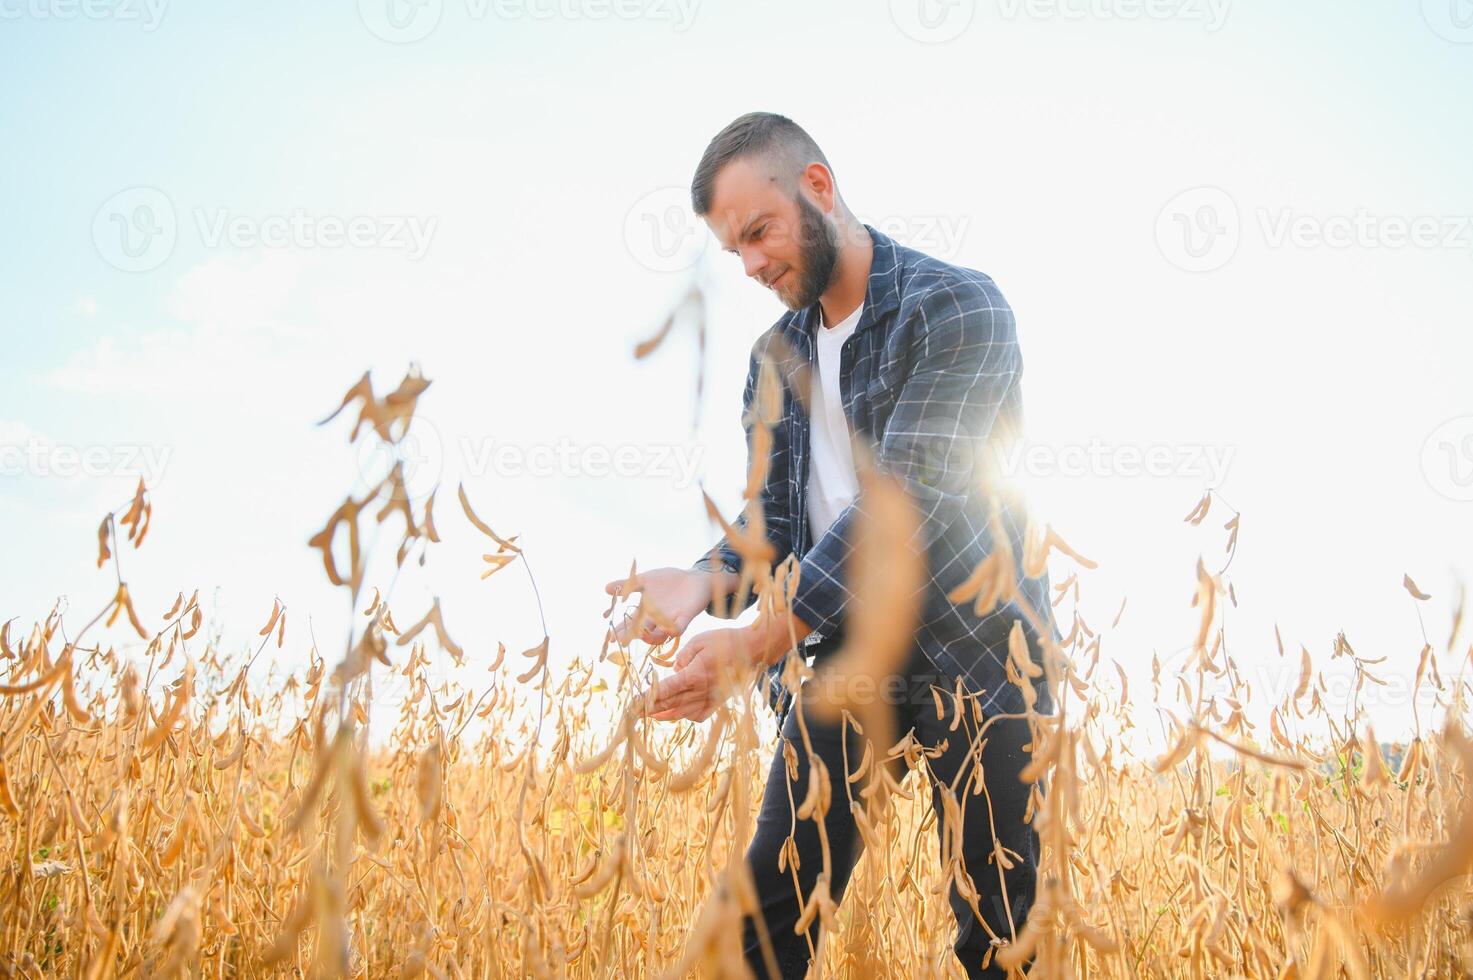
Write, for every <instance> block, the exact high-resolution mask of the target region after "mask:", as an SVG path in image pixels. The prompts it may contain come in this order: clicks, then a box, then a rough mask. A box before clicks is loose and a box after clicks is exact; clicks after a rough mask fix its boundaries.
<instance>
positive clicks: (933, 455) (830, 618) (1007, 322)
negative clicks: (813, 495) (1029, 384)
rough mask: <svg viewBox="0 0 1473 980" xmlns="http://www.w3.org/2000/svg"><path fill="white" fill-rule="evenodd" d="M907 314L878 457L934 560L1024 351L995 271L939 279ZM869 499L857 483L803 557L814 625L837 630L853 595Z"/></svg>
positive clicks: (803, 582)
mask: <svg viewBox="0 0 1473 980" xmlns="http://www.w3.org/2000/svg"><path fill="white" fill-rule="evenodd" d="M910 318H913V322H912V323H911V324H909V325H906V324H900V325H897V326H898V327H907V328H908V336H909V348H910V357H909V358H908V363H909V364H910V365H911V367H910V370H909V373H908V375H907V376H906V377H905V378H904V380H903V381H902V382H901V385H900V391H899V395H898V397H897V400H896V403H895V408H894V410H893V412H892V414H891V416H890V419H889V422H888V424H887V425H886V426H885V430H884V435H883V436H882V438H881V439H880V443H879V445H878V447H875V452H874V461H875V464H876V468H877V469H878V470H880V471H882V472H885V473H888V474H890V475H892V476H894V477H896V478H897V479H898V480H899V481H900V483H901V484H902V486H904V488H905V489H906V490H907V491H908V493H909V495H910V497H911V499H912V500H913V502H914V503H915V506H916V510H917V516H918V519H919V526H918V528H917V531H916V535H915V537H914V538H913V539H912V544H913V545H914V546H915V547H916V549H917V550H918V551H919V552H920V553H921V554H923V555H925V556H927V558H928V559H929V560H930V562H931V563H932V566H933V567H935V564H936V562H937V561H938V560H945V556H944V555H939V554H938V546H939V545H940V543H941V541H942V539H943V536H944V535H945V533H946V530H947V528H949V527H950V526H951V524H952V523H953V522H954V521H955V520H956V519H957V517H958V516H959V515H960V514H961V512H962V509H963V506H964V504H965V502H966V500H967V498H968V496H969V495H970V494H972V493H975V492H977V491H978V487H977V486H976V485H975V484H976V481H977V480H978V478H979V472H978V465H977V464H978V463H979V457H978V454H979V452H980V451H981V449H982V447H983V446H984V445H985V444H986V442H987V440H988V437H989V435H990V434H991V432H992V429H993V426H994V424H995V423H996V421H997V416H998V411H999V408H1000V407H1001V405H1002V403H1003V400H1004V398H1005V397H1006V396H1007V394H1008V392H1009V390H1010V389H1011V388H1012V386H1013V385H1014V384H1015V383H1016V379H1017V378H1018V376H1019V375H1020V374H1021V371H1022V361H1021V357H1020V354H1019V350H1018V342H1017V332H1016V328H1015V324H1014V320H1013V313H1012V310H1011V309H1010V308H1009V307H1008V304H1007V302H1006V301H1005V300H1004V299H1003V297H1002V294H1001V293H1000V292H999V291H998V290H997V288H996V286H995V285H993V284H992V283H991V280H986V281H982V282H979V281H973V280H966V281H962V282H958V283H953V284H947V285H945V286H940V287H937V288H936V289H933V290H932V291H931V292H929V293H928V294H927V295H926V296H925V297H923V298H922V299H921V301H920V302H919V304H918V305H917V307H916V309H915V311H914V312H913V313H911V314H910ZM902 336H905V334H902ZM864 503H865V501H864V493H863V491H861V492H860V494H859V495H858V496H857V497H856V498H855V499H854V501H853V502H852V503H850V504H849V505H848V506H847V507H845V508H844V510H842V511H841V512H840V513H839V516H838V518H837V519H836V520H835V521H834V523H833V524H832V525H830V527H829V529H828V531H827V532H826V533H825V534H824V536H823V537H822V538H821V539H820V540H819V541H818V542H816V543H815V545H814V547H813V549H812V550H811V551H809V552H808V554H807V555H805V556H804V558H803V560H802V562H801V563H800V565H799V579H798V587H797V592H796V595H795V596H794V600H793V611H794V612H795V613H797V615H798V616H799V618H801V619H802V620H803V622H804V623H806V624H807V625H808V626H810V627H812V628H813V629H814V630H815V631H816V632H819V633H823V634H825V635H827V634H829V633H832V631H833V630H834V628H835V627H836V626H837V625H839V624H840V623H841V622H842V621H843V617H844V613H845V610H846V608H847V607H848V605H849V601H850V599H851V598H852V595H853V593H852V592H851V590H850V588H849V585H848V577H847V574H846V565H847V564H848V559H849V555H850V552H851V551H852V550H853V546H854V535H853V530H854V527H855V525H856V524H857V523H859V522H860V520H861V519H860V515H861V514H862V513H863V510H864ZM941 550H944V549H941Z"/></svg>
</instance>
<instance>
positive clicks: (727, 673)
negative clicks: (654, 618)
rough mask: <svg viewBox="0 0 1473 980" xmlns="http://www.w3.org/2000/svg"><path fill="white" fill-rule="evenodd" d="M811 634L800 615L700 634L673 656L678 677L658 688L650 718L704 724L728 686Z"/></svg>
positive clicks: (769, 619)
mask: <svg viewBox="0 0 1473 980" xmlns="http://www.w3.org/2000/svg"><path fill="white" fill-rule="evenodd" d="M811 632H813V631H812V630H811V629H809V627H808V624H807V623H805V622H803V620H801V619H799V618H798V616H796V615H795V614H793V613H785V614H783V615H781V616H778V617H776V618H769V617H767V616H766V615H762V616H758V617H757V620H756V621H755V622H753V623H752V624H751V625H748V626H733V627H729V628H727V629H719V630H710V631H708V632H705V633H699V634H697V635H696V636H694V637H692V638H691V639H689V640H687V641H686V642H685V644H684V645H683V646H681V648H680V650H679V651H678V652H677V653H676V654H675V673H673V674H671V675H670V676H669V677H667V678H665V679H664V680H662V681H660V683H659V684H657V685H656V686H655V696H654V704H653V706H652V707H651V709H650V713H651V716H652V717H653V718H654V719H655V720H656V721H672V720H674V719H678V718H689V719H691V720H692V721H704V720H705V719H706V718H708V717H709V716H710V714H711V712H713V711H715V710H716V708H717V707H718V706H719V705H720V704H721V702H722V701H724V700H726V696H727V695H728V694H730V693H731V691H732V689H731V688H730V687H729V686H728V685H730V684H733V683H742V682H744V681H745V680H746V679H747V677H748V676H749V675H750V673H751V672H752V671H753V670H755V669H757V668H761V667H767V666H769V665H771V664H775V663H777V662H778V661H779V660H780V659H782V655H783V654H784V653H786V652H787V651H788V650H790V649H792V646H793V642H794V641H795V640H796V641H798V642H801V641H802V640H803V638H804V637H805V636H807V635H808V634H809V633H811Z"/></svg>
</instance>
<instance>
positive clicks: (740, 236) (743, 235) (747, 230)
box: [726, 211, 772, 252]
mask: <svg viewBox="0 0 1473 980" xmlns="http://www.w3.org/2000/svg"><path fill="white" fill-rule="evenodd" d="M771 217H772V212H771V211H758V212H757V213H756V214H754V215H753V216H752V217H750V218H748V219H747V223H746V224H744V225H742V230H741V231H739V232H737V241H739V242H743V241H746V240H747V237H748V236H749V235H750V234H751V231H752V226H753V225H755V224H756V223H757V222H759V221H763V220H765V219H767V218H771ZM726 251H728V252H731V251H734V249H727V250H726Z"/></svg>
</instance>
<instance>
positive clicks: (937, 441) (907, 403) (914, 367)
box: [691, 225, 1060, 713]
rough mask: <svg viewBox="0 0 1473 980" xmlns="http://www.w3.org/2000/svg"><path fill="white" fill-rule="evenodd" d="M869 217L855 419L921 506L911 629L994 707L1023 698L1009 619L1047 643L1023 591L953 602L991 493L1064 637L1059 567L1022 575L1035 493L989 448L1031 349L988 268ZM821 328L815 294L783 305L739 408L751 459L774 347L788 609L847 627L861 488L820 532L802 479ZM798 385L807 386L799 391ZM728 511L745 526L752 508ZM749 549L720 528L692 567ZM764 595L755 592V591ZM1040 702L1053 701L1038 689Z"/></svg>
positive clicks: (773, 482)
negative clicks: (917, 592)
mask: <svg viewBox="0 0 1473 980" xmlns="http://www.w3.org/2000/svg"><path fill="white" fill-rule="evenodd" d="M865 228H866V229H867V230H868V231H869V234H870V237H871V238H872V239H873V241H874V257H873V262H872V264H871V267H870V274H869V284H868V287H867V289H866V291H865V297H864V310H863V313H862V314H861V316H860V320H859V323H858V325H857V326H856V327H855V330H854V334H853V336H851V337H850V338H849V339H848V340H847V341H845V343H844V346H843V349H842V352H841V354H840V369H839V385H840V390H841V392H842V398H843V402H844V415H845V417H846V419H847V420H848V422H849V427H850V430H851V431H852V432H853V433H854V434H855V435H856V436H858V437H862V438H864V439H866V440H868V442H869V444H870V445H871V446H872V447H873V449H874V456H873V458H874V459H875V462H876V464H877V465H878V467H879V468H880V469H881V470H883V471H885V472H887V473H890V474H891V475H894V476H896V477H898V478H900V480H901V482H902V484H903V485H904V486H905V488H906V489H907V490H908V491H909V493H910V494H911V496H912V499H913V500H914V502H915V503H916V506H917V508H918V514H919V518H920V524H921V528H920V534H921V538H922V539H923V543H924V549H925V553H926V558H927V566H928V568H927V571H928V579H929V581H928V583H927V585H926V595H925V598H924V601H923V602H922V604H921V609H922V612H921V617H920V621H919V623H918V628H917V632H916V642H917V643H918V644H919V645H920V647H921V650H922V652H923V653H924V654H925V655H926V657H927V658H928V659H929V660H930V662H931V664H932V665H933V666H935V667H936V669H937V670H938V671H939V672H941V673H943V674H945V675H946V676H947V677H952V678H956V677H960V678H961V679H962V680H963V683H964V684H965V685H966V686H967V687H968V689H969V690H971V691H973V692H980V700H981V702H982V707H983V710H984V711H986V712H988V713H996V712H1016V711H1021V710H1022V708H1023V700H1022V694H1021V692H1020V691H1018V690H1017V688H1016V687H1015V686H1014V685H1012V684H1011V683H1009V682H1008V681H1007V679H1006V675H1005V670H1004V666H1003V665H1004V663H1005V661H1006V658H1007V650H1008V644H1007V640H1008V633H1009V631H1010V630H1011V629H1012V625H1013V623H1014V622H1015V621H1020V620H1021V621H1022V622H1023V628H1024V632H1025V635H1026V636H1027V638H1028V641H1029V647H1030V652H1031V653H1032V654H1033V655H1034V657H1035V660H1037V659H1038V656H1039V654H1038V638H1037V636H1036V635H1035V632H1034V630H1033V628H1032V626H1031V625H1030V624H1029V622H1028V621H1027V620H1026V618H1025V617H1024V616H1023V615H1022V613H1021V612H1020V611H1019V608H1018V606H1017V605H1016V603H1015V602H1008V603H1005V604H1000V605H998V606H997V607H996V608H994V609H993V611H992V612H990V613H989V614H987V615H985V616H977V615H976V614H975V613H974V612H973V608H972V602H971V601H967V602H963V603H960V604H957V603H953V602H951V601H950V600H948V599H947V598H946V595H947V593H948V592H949V591H951V590H952V589H954V588H955V587H956V586H957V585H959V584H961V583H962V582H963V581H965V580H966V579H967V577H968V576H969V575H970V574H971V573H972V571H973V570H974V569H975V568H976V567H977V565H978V564H980V563H981V562H982V560H983V559H985V558H986V557H987V556H988V555H989V554H990V553H991V552H992V550H993V544H992V540H993V538H992V531H991V529H990V526H989V523H988V517H989V515H990V513H991V510H992V501H993V500H994V499H996V500H997V501H998V503H999V504H1000V516H1001V524H1002V526H1003V527H1004V528H1005V529H1006V532H1007V534H1008V536H1009V539H1010V542H1011V545H1012V549H1013V555H1014V558H1015V562H1016V564H1017V566H1018V567H1017V574H1018V577H1019V591H1020V592H1021V593H1022V595H1023V596H1024V597H1025V598H1026V600H1027V601H1028V603H1029V604H1030V605H1031V607H1032V608H1033V610H1035V612H1036V613H1037V614H1038V615H1039V616H1042V617H1044V618H1045V622H1046V623H1047V625H1048V628H1049V629H1050V630H1051V631H1052V634H1053V637H1054V638H1055V640H1058V639H1059V638H1060V636H1059V632H1058V628H1057V626H1056V625H1055V624H1054V621H1053V617H1052V614H1051V606H1050V603H1049V582H1048V573H1047V572H1045V573H1043V574H1042V575H1040V576H1038V577H1036V578H1027V577H1025V576H1024V575H1023V569H1022V562H1023V531H1024V526H1025V524H1026V522H1027V508H1026V503H1025V501H1023V500H1022V499H1021V497H1019V496H1018V494H1017V492H1016V491H1015V490H1013V489H1010V488H1009V487H1008V485H1007V484H1006V483H1005V482H1004V481H1001V480H998V479H996V478H994V476H993V475H992V474H995V472H996V471H995V470H993V469H991V468H990V466H989V464H988V460H989V459H991V460H993V461H996V460H997V459H1000V458H1003V457H1007V456H1008V454H1010V453H1011V452H1012V451H1013V447H1016V446H1017V442H1018V440H1019V439H1020V438H1021V429H1022V394H1021V390H1020V387H1019V381H1020V378H1021V377H1022V373H1023V360H1022V356H1021V354H1020V353H1019V350H1018V339H1017V334H1016V330H1015V327H1014V322H1013V313H1012V310H1011V309H1010V308H1009V307H1008V304H1007V302H1006V301H1005V300H1004V299H1003V297H1002V293H1001V292H999V291H998V288H997V286H996V284H994V283H993V281H992V279H991V278H990V277H988V276H986V275H983V274H982V273H980V272H976V271H974V270H972V269H966V268H962V267H960V266H955V265H951V264H948V263H946V262H942V261H940V260H938V259H935V258H932V257H931V256H928V255H925V254H924V253H921V252H918V251H916V250H915V249H912V248H908V247H906V246H904V245H901V244H900V243H898V242H896V241H894V240H893V239H891V238H889V237H888V236H886V235H884V234H883V233H881V232H879V231H877V230H876V229H874V228H872V227H870V226H869V225H865ZM819 329H822V327H821V325H820V316H819V307H818V304H817V303H814V304H813V305H811V306H809V307H807V308H805V309H802V310H796V311H792V312H789V313H785V314H784V315H783V316H782V318H781V319H779V320H778V321H777V323H775V324H774V325H773V326H772V327H771V329H769V330H767V331H766V332H764V333H763V334H762V336H761V337H759V338H758V339H757V342H756V343H755V344H754V345H753V346H752V355H751V360H750V363H749V366H748V373H747V383H746V390H745V392H744V394H743V415H742V418H743V423H744V426H745V428H746V431H747V437H748V450H749V458H748V462H749V466H750V449H751V445H752V443H751V434H752V427H753V424H754V416H755V413H753V412H751V411H749V410H750V408H751V406H752V400H753V398H754V396H755V394H756V390H757V379H758V372H759V369H760V367H761V364H762V360H763V357H764V355H765V354H767V353H769V352H771V353H772V355H773V356H774V359H775V361H776V363H777V369H778V377H779V378H780V379H781V381H782V388H783V392H782V394H783V402H782V413H781V417H780V418H779V420H778V422H777V424H776V425H774V426H773V429H772V435H773V440H772V451H771V458H770V465H769V468H768V471H767V480H766V484H765V485H764V486H763V488H762V493H761V501H762V511H763V514H764V518H765V523H766V534H767V538H768V540H769V541H770V542H771V543H772V545H773V547H774V548H775V549H776V551H777V556H778V560H779V561H781V560H782V559H783V558H784V557H786V556H787V555H789V554H792V555H794V556H795V557H796V558H797V560H798V561H799V563H800V565H799V571H800V575H799V582H798V587H797V592H796V595H795V597H794V600H793V611H794V612H796V613H797V614H798V616H799V617H800V618H801V619H802V620H803V621H804V622H805V623H807V624H808V625H809V626H811V627H813V630H814V633H815V635H816V636H820V637H822V636H828V635H832V634H833V633H834V632H835V631H836V630H839V629H841V628H842V626H843V622H844V617H845V612H846V610H847V609H848V606H849V603H850V601H851V599H852V598H853V593H852V592H851V590H850V588H849V586H848V584H847V581H846V576H845V571H844V569H845V564H846V562H847V560H848V557H849V553H850V549H851V547H852V544H853V536H852V533H851V532H852V529H853V527H854V524H855V521H856V520H857V519H858V517H859V514H860V512H861V510H862V509H863V506H864V495H863V493H862V492H861V493H860V495H859V496H858V497H856V498H855V500H854V502H853V503H851V504H850V505H849V506H847V507H846V508H845V509H844V510H843V511H841V512H840V514H839V516H838V518H837V519H836V520H835V521H834V523H833V525H832V526H831V527H830V528H829V529H828V531H827V532H826V533H825V534H824V535H823V537H822V538H820V539H819V540H818V541H817V542H813V543H811V544H810V531H809V528H808V508H807V494H806V493H805V484H806V480H807V475H808V457H809V452H810V446H811V442H810V432H809V420H808V414H807V412H806V411H805V409H804V406H805V405H806V404H807V396H806V392H807V386H808V384H809V380H808V379H809V378H810V377H812V371H813V370H814V365H815V360H816V357H817V354H816V351H815V344H814V332H815V331H816V330H819ZM795 392H801V393H803V394H800V395H798V396H797V397H795ZM1009 458H1010V457H1009ZM733 523H734V524H735V526H737V527H738V528H742V529H745V527H746V523H747V522H746V515H745V512H744V513H743V514H742V515H741V516H740V517H738V519H737V520H736V521H735V522H733ZM741 563H742V559H741V557H740V556H739V555H738V554H737V552H736V551H735V549H733V548H732V546H731V544H730V543H729V542H728V541H727V540H726V538H725V536H723V537H722V540H721V541H719V542H717V544H716V545H715V546H714V547H712V548H711V549H710V550H709V551H708V552H707V553H706V555H705V556H703V557H702V558H701V559H700V560H699V561H697V562H696V563H695V564H694V565H692V566H691V567H692V568H695V569H699V570H703V571H717V570H723V569H724V570H726V571H729V572H740V571H741ZM753 601H755V596H753V595H750V594H749V595H748V596H747V597H746V605H747V606H750V605H751V603H752V602H753ZM733 605H734V604H733ZM713 611H714V610H713ZM740 611H741V610H740V609H732V610H731V611H730V614H731V615H736V613H738V612H740ZM789 655H791V654H789ZM781 667H782V664H781V662H780V663H779V664H778V665H777V666H776V667H774V668H773V669H772V671H771V672H770V673H769V676H768V681H769V684H770V685H773V690H774V692H775V691H776V677H777V673H778V672H779V671H780V670H781ZM1039 706H1040V708H1041V709H1042V710H1047V707H1048V706H1047V702H1046V696H1045V692H1044V691H1042V690H1040V705H1039ZM774 707H777V702H776V699H775V700H774Z"/></svg>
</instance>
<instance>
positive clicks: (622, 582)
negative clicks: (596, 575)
mask: <svg viewBox="0 0 1473 980" xmlns="http://www.w3.org/2000/svg"><path fill="white" fill-rule="evenodd" d="M625 586H628V588H627V590H626V589H625ZM643 588H644V576H643V575H636V576H634V580H633V581H632V582H631V581H630V580H629V579H627V578H616V579H614V580H613V581H612V582H609V583H607V584H605V585H604V591H605V592H607V593H608V594H609V595H626V594H628V593H631V592H638V591H640V590H641V589H643Z"/></svg>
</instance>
